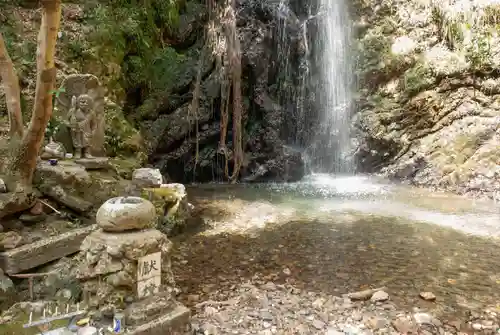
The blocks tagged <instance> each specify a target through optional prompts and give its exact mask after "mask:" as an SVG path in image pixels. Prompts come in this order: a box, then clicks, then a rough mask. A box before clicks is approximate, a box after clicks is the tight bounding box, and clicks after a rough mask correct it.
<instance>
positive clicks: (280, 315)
mask: <svg viewBox="0 0 500 335" xmlns="http://www.w3.org/2000/svg"><path fill="white" fill-rule="evenodd" d="M253 280H256V279H255V278H254V279H252V281H253ZM207 293H209V295H213V296H211V297H210V298H207V297H203V299H207V300H211V301H213V303H211V305H212V306H216V307H217V308H215V307H212V306H205V307H201V306H200V307H197V308H196V310H195V311H194V312H193V317H192V323H193V328H196V327H195V325H204V326H203V327H202V328H198V329H199V331H198V332H196V334H261V335H262V334H304V335H342V334H343V335H346V334H349V335H379V334H380V335H381V334H388V335H396V334H416V333H418V334H422V335H424V334H425V335H427V334H429V335H436V334H440V335H459V334H460V333H459V332H458V329H457V328H455V327H454V326H453V324H452V323H451V322H450V323H442V322H441V321H440V320H438V319H436V318H435V317H434V316H433V315H432V314H430V313H428V312H427V311H425V310H424V309H419V308H415V311H414V312H411V311H402V310H399V309H397V306H396V305H395V304H394V303H391V304H388V303H385V304H381V303H380V302H379V301H378V299H383V300H387V299H389V295H388V294H387V293H386V292H383V291H380V292H377V294H376V295H375V294H374V296H375V299H374V300H375V301H372V300H368V301H367V300H359V301H351V299H349V298H347V297H338V296H333V295H328V294H325V293H318V292H311V291H308V290H307V288H304V287H301V288H300V289H299V288H297V287H295V286H293V285H291V284H288V283H287V284H283V285H282V284H280V285H277V284H275V283H273V282H272V281H270V280H269V279H268V278H266V279H265V280H262V281H260V282H259V281H258V280H256V283H255V284H254V283H248V282H247V283H244V284H236V285H235V284H233V285H231V286H230V288H228V289H227V290H226V289H224V290H223V291H218V290H216V289H213V291H211V292H207ZM216 296H218V297H222V296H223V297H224V298H223V299H220V300H217V298H216ZM187 297H188V295H186V298H187ZM372 298H373V296H372ZM200 300H201V299H200ZM386 305H387V306H386ZM346 306H349V308H345V307H346ZM388 306H390V308H388ZM481 315H482V314H481ZM488 315H489V314H488ZM471 320H472V319H471ZM476 320H477V319H476ZM480 320H481V322H480V323H478V321H475V322H473V323H471V324H470V325H469V328H472V329H474V330H481V331H482V332H486V330H487V329H488V330H489V329H491V330H493V329H496V328H494V327H496V326H497V324H498V322H493V321H491V320H490V319H487V318H486V319H485V318H483V319H480ZM242 330H244V332H242ZM479 334H481V335H482V334H483V333H479ZM479 334H478V335H479ZM484 334H486V333H484ZM491 334H493V333H491ZM460 335H463V334H460Z"/></svg>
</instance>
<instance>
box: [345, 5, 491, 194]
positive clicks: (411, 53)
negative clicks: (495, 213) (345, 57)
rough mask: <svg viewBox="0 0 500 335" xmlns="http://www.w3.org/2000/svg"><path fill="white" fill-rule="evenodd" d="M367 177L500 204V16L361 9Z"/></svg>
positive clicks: (419, 8) (361, 153)
mask: <svg viewBox="0 0 500 335" xmlns="http://www.w3.org/2000/svg"><path fill="white" fill-rule="evenodd" d="M354 9H355V12H356V15H357V22H356V29H357V34H358V36H357V44H358V56H359V59H358V79H359V86H360V89H361V90H360V93H361V94H360V99H359V101H358V109H359V112H358V114H357V115H356V117H355V129H356V130H355V134H356V135H357V139H358V149H357V152H356V158H357V161H358V165H359V169H360V170H361V171H365V172H366V171H367V172H377V171H381V172H382V173H383V174H384V175H387V176H389V177H391V178H394V179H396V180H405V181H409V182H410V183H413V184H416V185H426V186H434V187H437V188H439V189H446V190H450V191H454V192H458V193H467V194H473V195H481V194H484V195H487V196H489V197H492V198H497V199H499V198H500V128H499V127H500V71H499V70H498V68H499V64H500V49H499V48H500V47H499V42H500V38H499V32H500V29H499V25H498V23H499V22H500V21H499V17H500V15H499V14H500V7H499V6H498V4H497V5H495V4H493V5H489V4H488V2H480V1H472V2H464V1H441V0H439V1H433V2H426V1H385V0H381V1H378V0H377V1H358V2H356V3H355V6H354Z"/></svg>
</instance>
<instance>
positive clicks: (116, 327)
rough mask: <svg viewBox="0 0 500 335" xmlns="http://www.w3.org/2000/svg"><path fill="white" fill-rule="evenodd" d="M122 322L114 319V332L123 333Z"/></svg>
mask: <svg viewBox="0 0 500 335" xmlns="http://www.w3.org/2000/svg"><path fill="white" fill-rule="evenodd" d="M121 321H122V320H120V319H116V318H115V319H114V320H113V332H115V333H121V330H122V322H121Z"/></svg>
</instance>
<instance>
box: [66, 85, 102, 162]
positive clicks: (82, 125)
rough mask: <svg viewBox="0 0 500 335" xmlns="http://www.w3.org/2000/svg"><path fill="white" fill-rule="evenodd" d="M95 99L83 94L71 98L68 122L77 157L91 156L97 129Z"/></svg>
mask: <svg viewBox="0 0 500 335" xmlns="http://www.w3.org/2000/svg"><path fill="white" fill-rule="evenodd" d="M93 105H94V101H93V99H92V97H91V96H89V95H87V94H81V95H79V96H78V97H76V96H73V97H72V98H71V108H70V110H69V112H68V123H69V129H70V134H71V140H72V141H73V147H74V149H75V158H77V159H78V158H82V157H83V158H90V157H91V154H90V146H91V141H92V135H93V134H94V132H95V129H96V120H95V119H96V118H95V112H94V110H93Z"/></svg>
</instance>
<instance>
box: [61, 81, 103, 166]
mask: <svg viewBox="0 0 500 335" xmlns="http://www.w3.org/2000/svg"><path fill="white" fill-rule="evenodd" d="M55 113H59V116H60V117H61V118H62V119H63V120H65V123H64V124H63V126H62V127H60V129H59V131H58V133H57V134H55V135H54V138H55V140H56V141H58V142H61V143H62V144H63V145H64V147H65V148H66V151H67V152H69V153H74V157H75V158H79V157H83V158H90V157H91V156H97V157H103V156H105V151H104V127H105V120H104V88H103V87H102V86H101V83H100V82H99V80H98V79H97V77H96V76H94V75H92V74H73V75H69V76H67V77H66V78H65V79H64V81H63V82H62V84H61V88H60V89H59V96H58V97H57V110H56V111H55Z"/></svg>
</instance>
